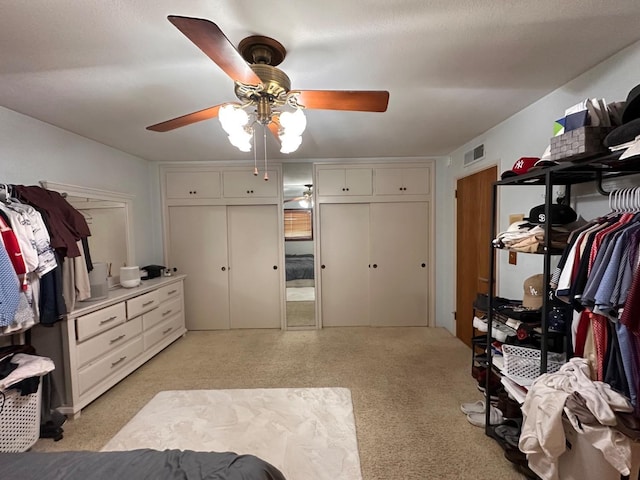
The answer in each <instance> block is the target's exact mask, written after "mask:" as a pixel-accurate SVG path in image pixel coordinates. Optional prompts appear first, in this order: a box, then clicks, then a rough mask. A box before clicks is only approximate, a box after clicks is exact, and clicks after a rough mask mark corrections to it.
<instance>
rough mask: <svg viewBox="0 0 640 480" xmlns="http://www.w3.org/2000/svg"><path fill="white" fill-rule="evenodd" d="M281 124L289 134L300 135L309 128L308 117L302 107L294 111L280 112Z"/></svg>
mask: <svg viewBox="0 0 640 480" xmlns="http://www.w3.org/2000/svg"><path fill="white" fill-rule="evenodd" d="M280 125H281V126H282V128H283V129H284V133H285V134H287V135H294V136H300V135H302V132H304V129H305V128H307V117H306V116H305V114H304V113H303V112H302V109H300V108H296V109H295V110H294V111H293V112H288V111H287V112H282V113H281V114H280Z"/></svg>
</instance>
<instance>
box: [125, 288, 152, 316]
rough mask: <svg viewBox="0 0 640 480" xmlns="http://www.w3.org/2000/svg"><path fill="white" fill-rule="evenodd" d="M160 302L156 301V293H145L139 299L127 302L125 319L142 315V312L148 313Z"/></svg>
mask: <svg viewBox="0 0 640 480" xmlns="http://www.w3.org/2000/svg"><path fill="white" fill-rule="evenodd" d="M159 303H160V300H159V299H158V291H157V290H154V291H153V292H149V293H145V294H144V295H140V296H139V297H135V298H132V299H131V300H127V318H134V317H137V316H138V315H142V314H143V313H144V312H148V311H149V310H152V309H154V308H156V307H157V306H158V304H159Z"/></svg>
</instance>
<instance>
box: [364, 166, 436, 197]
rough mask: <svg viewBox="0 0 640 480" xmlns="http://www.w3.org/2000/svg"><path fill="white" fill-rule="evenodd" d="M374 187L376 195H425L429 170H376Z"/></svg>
mask: <svg viewBox="0 0 640 480" xmlns="http://www.w3.org/2000/svg"><path fill="white" fill-rule="evenodd" d="M374 186H375V188H374V193H375V194H376V195H427V194H429V168H428V167H426V166H425V167H411V168H376V169H375V180H374Z"/></svg>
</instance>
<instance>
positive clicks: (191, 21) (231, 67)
mask: <svg viewBox="0 0 640 480" xmlns="http://www.w3.org/2000/svg"><path fill="white" fill-rule="evenodd" d="M167 18H168V19H169V21H170V22H171V23H172V24H173V25H174V26H175V27H176V28H177V29H178V30H180V31H181V32H182V33H183V34H184V35H185V36H186V37H187V38H188V39H189V40H191V41H192V42H193V43H195V44H196V46H197V47H198V48H200V50H202V51H203V52H204V53H205V55H207V56H208V57H209V58H210V59H211V60H213V61H214V62H216V63H217V64H218V66H219V67H220V68H221V69H222V70H223V71H224V73H226V74H227V75H229V76H230V77H231V79H232V80H238V81H240V82H243V83H249V84H252V85H257V84H259V83H262V81H261V80H260V78H259V77H258V76H257V75H256V74H255V73H253V70H251V67H250V66H249V64H248V63H247V62H245V60H244V58H242V55H240V53H239V52H238V50H236V48H235V47H234V46H233V44H232V43H231V42H230V41H229V39H228V38H227V37H226V36H225V34H224V33H222V30H220V28H219V27H218V26H217V25H216V24H215V23H213V22H211V21H209V20H205V19H203V18H190V17H180V16H177V15H169V17H167Z"/></svg>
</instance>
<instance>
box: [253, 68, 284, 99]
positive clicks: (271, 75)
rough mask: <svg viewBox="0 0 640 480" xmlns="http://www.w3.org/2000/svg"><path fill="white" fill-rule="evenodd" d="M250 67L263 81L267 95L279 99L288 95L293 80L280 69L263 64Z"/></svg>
mask: <svg viewBox="0 0 640 480" xmlns="http://www.w3.org/2000/svg"><path fill="white" fill-rule="evenodd" d="M250 66H251V70H253V72H254V73H255V74H256V75H257V76H258V77H259V78H260V80H262V84H263V85H264V89H263V92H264V93H265V94H267V95H269V96H272V97H274V98H277V97H279V96H281V95H286V94H287V93H288V92H289V90H291V80H289V77H288V76H287V75H286V74H285V73H284V72H283V71H282V70H280V69H279V68H276V67H272V66H271V65H265V64H262V63H254V64H252V65H250Z"/></svg>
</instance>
